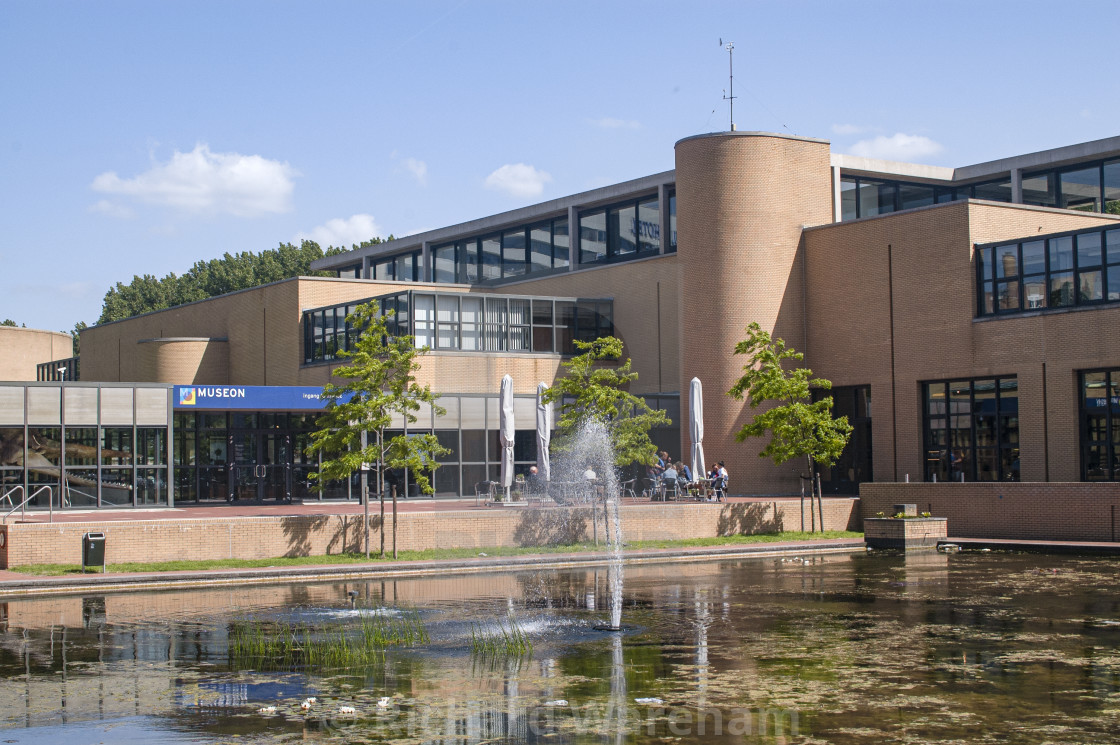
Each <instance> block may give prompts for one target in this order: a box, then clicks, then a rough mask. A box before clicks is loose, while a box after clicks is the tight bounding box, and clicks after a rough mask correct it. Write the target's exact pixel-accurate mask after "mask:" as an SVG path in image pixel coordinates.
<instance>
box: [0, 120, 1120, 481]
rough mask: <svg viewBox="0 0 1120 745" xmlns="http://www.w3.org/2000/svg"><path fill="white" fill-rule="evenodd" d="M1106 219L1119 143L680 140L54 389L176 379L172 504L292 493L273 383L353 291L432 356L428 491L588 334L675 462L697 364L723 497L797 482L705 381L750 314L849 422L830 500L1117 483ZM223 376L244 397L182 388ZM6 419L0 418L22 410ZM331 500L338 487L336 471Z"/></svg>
mask: <svg viewBox="0 0 1120 745" xmlns="http://www.w3.org/2000/svg"><path fill="white" fill-rule="evenodd" d="M1118 212H1120V137H1116V138H1110V139H1107V140H1101V141H1096V142H1091V143H1084V144H1079V145H1072V146H1068V147H1064V148H1058V149H1055V150H1049V151H1045V152H1040V153H1033V154H1028V155H1022V156H1017V157H1013V158H1007V159H1003V160H998V161H993V162H990V163H982V164H978V165H973V166H968V167H964V168H955V169H954V168H941V167H929V166H920V165H913V164H906V163H894V162H885V161H874V160H868V159H863V158H855V157H852V156H846V155H838V154H832V153H831V152H830V149H829V144H828V142H826V141H823V140H817V139H810V138H802V137H792V136H786V135H776V134H767V133H755V132H724V133H718V134H711V135H702V136H697V137H690V138H686V139H684V140H681V141H680V142H678V143H677V145H676V169H675V170H674V171H669V172H665V173H659V174H655V175H652V176H648V177H645V178H640V179H636V180H634V181H628V182H624V183H620V184H616V185H612V186H608V187H604V188H601V189H596V190H593V191H589V192H584V193H580V194H575V195H572V196H569V197H564V198H561V199H555V200H552V201H549V202H544V203H541V204H537V205H533V206H530V207H526V208H523V209H518V210H514V211H511V212H506V213H502V214H498V215H493V216H489V217H484V218H481V219H478V220H474V221H470V222H467V223H462V224H458V225H452V226H449V227H445V228H440V229H438V230H432V231H428V232H425V233H420V234H417V235H414V236H408V237H405V238H401V239H398V240H394V241H392V242H389V243H384V244H380V245H376V246H370V247H368V248H363V249H360V250H355V251H351V252H349V253H345V254H340V255H338V256H332V257H329V258H325V259H321V260H320V261H319V262H318V263H317V264H316V268H317V269H326V270H330V271H333V272H334V273H335V274H336V275H337V276H336V277H335V278H298V279H292V280H288V281H284V282H278V283H275V284H272V285H267V286H263V287H258V288H254V289H250V290H244V291H241V292H236V293H231V294H229V295H225V296H222V297H219V298H214V299H210V300H205V301H200V302H197V303H193V304H190V305H186V306H181V307H178V308H172V309H168V310H165V311H159V312H155V313H150V314H147V315H144V316H140V317H137V318H132V319H128V320H124V321H119V322H116V323H110V324H105V325H103V326H98V327H94V328H90V329H88V330H86V331H84V332H83V334H82V344H81V348H82V359H81V379H82V382H80V383H77V384H70V383H68V384H67V386H74V385H78V386H84V385H90V386H94V387H96V386H97V384H99V383H114V384H124V383H128V384H153V385H163V386H175V388H168V389H167V390H168V395H169V396H170V397H171V398H172V399H173V401H172V404H171V405H172V408H173V415H172V417H171V432H170V433H169V435H168V443H169V444H168V448H167V453H168V456H167V457H168V458H169V462H170V463H171V464H172V472H171V475H170V480H171V482H172V487H173V488H172V489H170V491H171V492H172V493H173V494H174V499H176V500H179V501H192V500H207V499H227V498H232V497H248V498H253V497H259V498H274V497H275V498H296V499H303V498H316V497H313V496H312V495H310V494H309V493H307V492H306V491H305V490H304V489H303V486H301V485H304V484H305V476H306V473H307V472H308V471H309V470H312V469H313V468H314V464H313V463H307V462H305V459H304V456H303V455H302V453H301V449H302V448H301V446H302V444H303V443H304V442H306V431H307V430H308V429H309V428H310V426H311V423H312V421H313V418H314V413H313V412H314V410H315V406H314V405H313V404H308V405H307V406H306V407H302V408H301V407H300V406H299V405H298V404H293V403H292V402H293V401H296V398H290V396H296V397H297V398H298V396H299V395H300V392H301V391H303V392H305V394H306V391H313V390H314V389H315V388H316V387H318V386H321V385H322V384H323V383H325V382H326V381H327V380H329V379H330V376H331V374H332V371H333V370H334V369H335V368H336V367H337V366H338V364H339V359H338V355H337V353H338V351H339V350H340V349H345V348H346V346H347V344H348V343H349V329H348V328H347V326H346V324H345V315H346V311H347V309H348V308H350V307H352V306H353V305H354V304H356V303H357V302H358V301H362V300H366V299H369V298H374V297H376V298H380V299H381V300H382V305H383V306H384V307H391V308H393V309H395V310H396V311H397V316H396V317H397V319H398V321H399V322H400V323H401V328H402V330H403V331H407V332H408V333H410V334H412V335H414V336H415V337H416V338H417V342H418V344H426V345H429V346H430V347H431V348H432V350H433V351H432V353H431V354H430V355H428V356H426V357H425V358H424V359H423V367H422V371H421V373H420V378H421V380H422V381H423V382H428V383H430V384H431V385H432V387H433V389H434V390H436V391H437V392H439V393H441V394H442V395H443V399H442V401H441V403H442V404H443V405H445V406H446V407H447V410H448V413H447V415H446V416H444V417H435V418H433V417H432V415H431V414H430V412H429V413H427V414H426V416H425V417H423V421H422V422H421V424H420V425H419V428H421V429H424V430H427V431H433V430H434V431H435V432H436V433H437V435H438V436H439V437H440V439H441V441H443V442H444V444H445V445H446V446H447V447H449V448H451V449H452V451H453V454H452V455H451V456H448V458H447V462H446V464H445V467H444V468H440V469H439V470H438V471H437V478H436V487H437V492H438V493H439V494H447V495H450V494H460V493H471V491H472V489H473V484H474V482H476V481H479V480H483V479H485V478H488V477H492V476H493V475H495V474H496V469H497V448H496V447H495V444H496V441H497V434H496V429H497V416H496V411H497V407H496V396H497V390H498V384H499V381H500V379H501V377H502V376H503V375H504V374H506V373H509V374H511V375H512V376H513V379H514V384H515V391H516V393H517V394H518V400H517V415H518V420H519V423H518V430H519V432H518V438H519V441H518V443H519V444H518V446H517V453H516V456H515V458H516V460H517V461H518V464H519V467H527V466H528V464H529V463H530V462H531V461H532V460H533V459H534V458H535V455H534V450H533V448H532V441H531V437H532V429H533V419H532V405H533V394H534V393H535V391H536V387H537V384H538V382H545V383H551V382H552V381H553V380H554V379H555V377H556V375H557V374H558V372H559V371H560V363H561V361H562V360H563V358H564V356H565V355H566V354H570V353H571V352H572V350H573V346H572V340H574V339H590V338H595V337H597V336H600V335H603V334H608V333H610V334H614V335H616V336H619V337H620V338H621V339H622V340H623V341H624V342H625V345H626V354H627V355H628V356H630V357H631V358H632V359H633V363H634V370H636V371H637V372H638V373H639V379H638V382H637V384H636V385H635V388H634V392H636V393H639V394H642V395H644V396H646V397H647V398H648V400H649V401H650V403H651V405H653V406H655V407H659V408H663V409H665V410H667V411H668V412H669V414H670V417H671V418H672V419H673V422H674V424H673V426H672V427H670V428H667V429H664V430H660V431H655V432H654V433H653V434H654V438H655V440H656V441H657V442H658V443H659V444H660V445H661V446H662V447H663V448H665V449H667V450H669V451H670V452H671V453H672V454H673V455H674V456H679V455H681V454H687V452H688V450H689V443H688V427H687V422H688V411H687V399H688V397H687V391H688V386H689V381H690V380H691V379H692V378H693V377H697V378H700V379H701V381H702V382H703V384H704V397H705V401H704V409H705V439H704V446H705V451H706V453H707V455H708V457H709V459H710V460H712V461H715V460H723V461H726V463H727V467H728V469H729V471H730V472H731V474H732V484H733V486H732V490H733V491H734V492H738V493H750V494H788V493H796V492H797V491H798V489H799V479H798V467H797V466H795V465H790V464H786V465H784V466H780V467H777V466H774V465H773V464H771V463H770V462H769V461H767V460H764V459H761V458H759V457H757V453H758V450H759V449H760V448H761V443H747V444H739V443H736V442H735V441H734V437H733V434H734V432H735V431H736V430H737V429H738V428H739V427H741V426H742V424H743V423H744V422H745V421H746V420H747V417H748V416H749V411H748V410H747V409H746V408H745V406H744V405H743V404H741V403H739V402H735V401H733V400H731V399H730V398H728V397H727V396H726V394H725V392H726V391H727V390H728V388H730V386H731V384H732V382H733V381H734V380H735V379H736V378H737V377H738V375H739V374H740V372H741V365H742V361H741V360H740V359H736V358H734V357H733V355H732V354H731V351H732V349H733V347H734V345H735V343H736V342H737V341H739V340H741V339H742V337H743V334H744V328H745V327H746V326H747V324H748V323H750V322H751V321H757V322H759V323H760V324H761V325H762V326H763V328H765V329H767V330H769V331H772V332H773V333H774V334H775V335H776V336H779V337H782V338H784V339H785V340H786V341H787V342H788V343H789V344H790V345H791V346H793V347H795V348H797V349H798V350H800V351H802V352H804V353H805V364H806V365H807V366H809V367H811V368H812V369H813V371H814V373H815V374H817V375H819V376H822V377H825V378H828V379H830V380H831V381H832V382H833V384H834V386H835V388H834V398H835V405H836V410H837V412H838V413H843V414H846V415H847V416H848V417H849V419H850V421H852V423H853V424H854V425H855V432H854V435H853V439H852V441H851V442H850V444H849V447H848V449H847V451H846V452H845V454H844V456H843V457H842V459H841V461H840V462H839V463H838V464H837V465H836V466H835V467H833V468H831V469H827V470H826V472H825V473H824V474H823V476H824V481H825V489H826V491H828V492H831V493H855V492H856V491H857V489H858V486H859V484H860V483H864V482H871V481H874V482H902V481H905V480H911V481H915V482H921V481H924V482H933V481H938V482H947V481H948V482H957V481H966V482H968V481H993V482H1000V481H1028V482H1076V481H1117V480H1120V217H1118V216H1117V215H1116V214H1115V213H1118ZM196 389H197V390H198V391H200V393H199V396H200V398H193V399H191V398H189V397H190V396H191V395H193V394H190V393H189V392H190V391H192V390H196ZM230 390H233V391H234V393H233V394H232V395H235V396H236V395H241V396H242V398H241V399H236V398H230V397H229V396H228V395H227V396H225V397H223V398H215V397H211V398H206V393H207V392H209V393H211V394H213V393H217V394H222V393H223V392H228V391H230ZM236 390H241V391H242V393H241V394H237V393H236ZM246 390H247V391H248V392H247V393H246V392H245V391H246ZM270 391H271V393H270ZM285 391H287V393H285ZM682 394H683V395H682ZM269 396H271V398H269ZM285 396H289V398H285ZM204 398H205V399H206V400H205V401H203V400H202V399H204ZM313 398H314V396H313V394H306V395H304V398H303V400H304V401H311V400H312V399H313ZM188 400H190V401H191V403H186V402H187V401H188ZM266 400H268V401H271V402H272V403H268V404H267V405H266V403H264V402H266ZM3 416H7V417H8V418H9V419H12V420H13V421H12V422H10V423H9V422H6V421H0V429H2V428H3V427H4V426H6V425H8V424H11V425H16V424H23V425H26V426H28V427H31V426H32V425H34V424H35V422H31V421H30V420H27V419H24V420H21V421H20V422H16V421H15V418H16V412H15V410H14V409H13V410H12V412H9V413H7V414H5V413H4V412H3V411H0V417H3ZM402 427H403V424H402ZM0 467H2V466H0ZM407 481H408V479H407V475H404V476H403V477H402V480H401V483H400V487H401V488H402V489H403V490H404V491H405V492H406V493H407V490H408V484H407ZM330 496H335V497H338V498H353V496H354V491H353V488H352V485H348V484H339V485H337V488H335V489H334V490H333V491H332V492H330Z"/></svg>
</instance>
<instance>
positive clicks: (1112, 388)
mask: <svg viewBox="0 0 1120 745" xmlns="http://www.w3.org/2000/svg"><path fill="white" fill-rule="evenodd" d="M1080 399H1081V400H1080V403H1081V406H1080V409H1081V412H1080V419H1081V479H1082V480H1083V481H1120V368H1113V369H1111V370H1094V371H1087V372H1083V373H1081V397H1080Z"/></svg>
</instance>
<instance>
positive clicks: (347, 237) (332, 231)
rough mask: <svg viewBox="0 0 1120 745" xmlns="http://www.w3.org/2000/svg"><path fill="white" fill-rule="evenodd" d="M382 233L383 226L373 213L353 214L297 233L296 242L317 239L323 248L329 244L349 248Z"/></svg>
mask: <svg viewBox="0 0 1120 745" xmlns="http://www.w3.org/2000/svg"><path fill="white" fill-rule="evenodd" d="M380 235H381V226H380V225H378V224H377V223H376V222H375V221H374V219H373V215H366V214H360V215H351V216H350V217H348V218H346V219H342V218H340V217H336V218H334V219H333V220H327V221H326V222H325V223H323V224H322V225H318V226H316V227H314V228H312V229H311V230H310V232H307V233H297V234H296V238H295V241H294V242H295V243H299V242H300V241H301V240H303V239H305V238H306V239H308V240H312V241H315V242H316V243H318V244H319V245H320V246H321V247H322V248H326V247H327V246H335V247H337V248H345V249H349V248H350V247H351V246H353V245H354V244H355V243H361V242H362V241H368V240H369V239H370V238H374V237H377V236H380Z"/></svg>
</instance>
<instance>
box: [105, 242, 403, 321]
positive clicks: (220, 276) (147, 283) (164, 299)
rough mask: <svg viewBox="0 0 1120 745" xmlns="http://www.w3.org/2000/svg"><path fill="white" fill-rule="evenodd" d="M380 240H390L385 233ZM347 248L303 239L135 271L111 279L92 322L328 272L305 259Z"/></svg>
mask: <svg viewBox="0 0 1120 745" xmlns="http://www.w3.org/2000/svg"><path fill="white" fill-rule="evenodd" d="M385 240H393V236H389V237H388V238H387V239H385ZM382 242H383V241H382V239H381V238H371V239H370V240H368V241H362V243H361V244H358V245H355V246H353V248H354V249H358V248H364V247H366V246H372V245H377V244H379V243H382ZM347 250H350V249H344V248H335V247H333V246H329V247H328V248H327V250H326V251H323V250H322V249H321V248H320V247H319V244H318V243H316V242H315V241H309V240H304V241H301V242H300V244H299V245H298V246H296V245H294V244H292V243H281V244H280V245H279V246H278V247H277V248H274V249H270V250H266V251H261V252H260V253H259V254H258V253H253V252H252V251H242V252H241V253H238V254H230V253H228V252H227V253H226V254H224V255H223V256H221V257H220V258H217V259H211V260H209V261H196V262H195V264H194V266H192V267H191V268H190V269H189V270H187V271H186V272H185V273H183V274H182V275H177V274H175V273H171V274H168V275H167V276H165V277H161V278H159V277H156V276H155V275H152V274H145V275H143V276H140V275H137V276H134V277H133V278H132V281H131V282H129V283H128V284H124V283H123V282H117V283H116V285H114V286H113V287H112V288H110V290H109V291H108V292H107V293H105V300H104V303H103V304H102V307H101V317H100V318H98V319H97V322H98V323H109V322H110V321H119V320H121V319H124V318H131V317H132V316H136V315H139V314H141V313H149V312H151V311H153V310H162V309H163V308H170V307H172V306H175V305H182V304H183V303H190V302H194V301H195V300H205V299H206V298H210V297H216V296H218V295H224V294H225V293H227V292H233V291H235V290H244V289H247V288H249V287H257V286H259V285H264V284H268V283H269V282H278V281H280V280H282V279H290V278H291V277H299V276H331V273H330V272H316V271H312V270H311V262H312V261H314V260H315V259H319V258H322V257H324V256H334V255H336V254H340V253H344V252H345V251H347Z"/></svg>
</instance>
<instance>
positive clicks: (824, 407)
mask: <svg viewBox="0 0 1120 745" xmlns="http://www.w3.org/2000/svg"><path fill="white" fill-rule="evenodd" d="M735 354H743V355H747V357H748V359H747V364H746V365H745V366H744V367H743V371H744V372H743V377H741V378H739V380H738V381H737V382H736V383H735V385H733V386H732V387H731V390H730V391H728V395H729V396H731V397H732V398H734V399H736V400H738V401H742V400H743V397H744V395H745V396H746V397H747V401H748V403H750V406H751V408H752V409H755V408H758V407H759V406H761V405H763V404H773V405H772V406H770V408H767V409H766V410H765V411H762V412H760V413H758V414H755V415H754V417H753V418H752V419H751V421H750V422H749V423H747V424H745V425H743V428H742V429H740V430H739V431H738V432H736V433H735V439H736V440H738V441H739V442H743V441H745V440H746V439H747V438H748V437H765V436H767V434H768V433H769V436H770V441H769V442H768V443H767V444H766V447H764V448H763V449H762V451H761V452H760V453H759V457H763V458H770V459H772V460H773V461H774V463H775V464H781V463H785V462H786V461H787V460H790V459H792V458H805V462H806V465H807V466H808V469H809V473H810V474H813V473H814V466H815V465H816V464H820V465H823V466H830V465H832V464H833V463H835V462H836V459H837V458H839V457H840V453H842V452H843V451H844V446H845V445H847V444H848V438H849V437H850V436H851V434H852V425H851V424H849V423H848V418H847V417H838V418H834V417H833V416H832V396H825V397H823V398H821V399H819V400H817V401H816V402H814V401H813V400H812V390H813V389H820V390H826V391H827V390H831V389H832V383H831V382H830V381H828V380H825V379H824V378H814V377H812V375H813V371H812V370H810V369H809V368H806V367H794V368H793V369H789V370H787V369H786V368H784V367H783V366H782V363H783V362H785V361H787V360H788V361H791V362H794V363H796V362H801V361H802V360H803V359H805V355H803V354H802V353H801V352H797V351H794V350H793V349H792V348H788V347H786V343H785V341H783V340H782V339H773V338H771V336H770V333H769V332H768V331H763V330H762V327H761V326H759V325H758V323H755V322H752V323H751V324H750V325H749V326H747V338H746V339H745V340H743V341H741V342H739V343H738V344H736V345H735ZM802 497H804V484H802ZM811 510H812V502H810V511H811ZM821 517H822V520H823V514H822V516H821ZM822 529H823V525H822Z"/></svg>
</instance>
